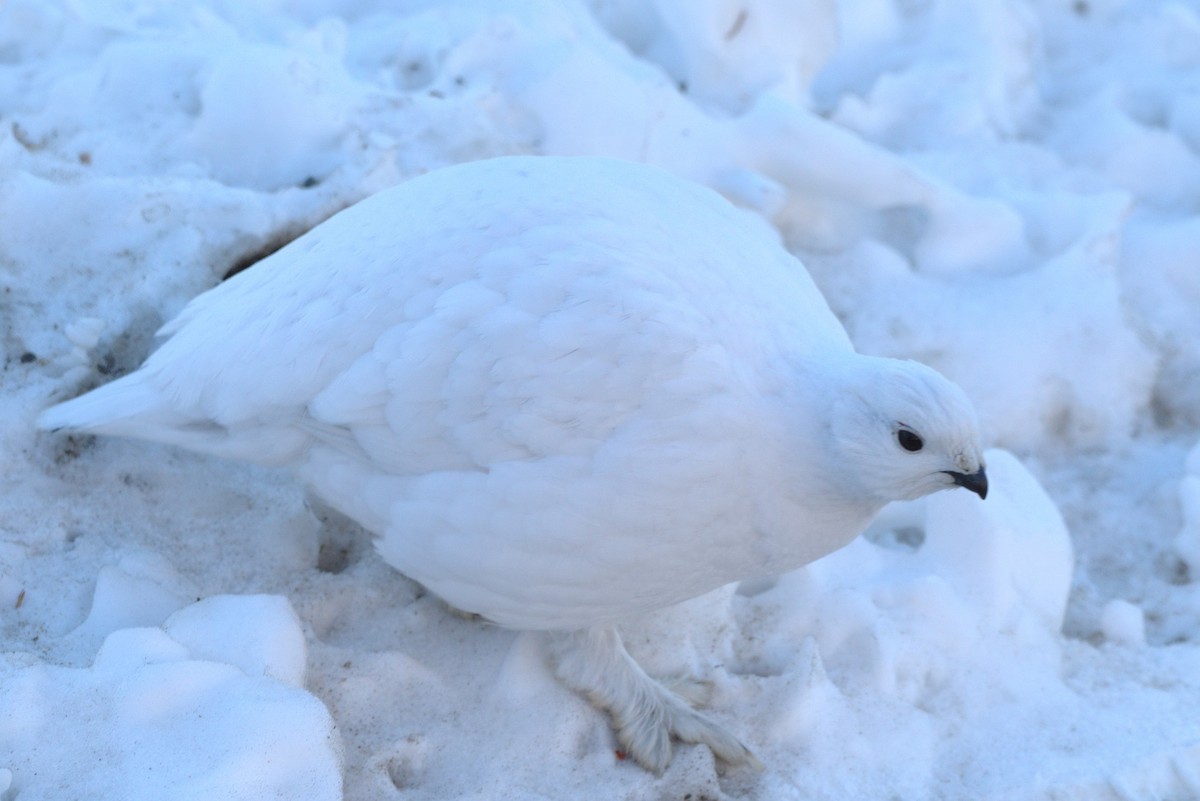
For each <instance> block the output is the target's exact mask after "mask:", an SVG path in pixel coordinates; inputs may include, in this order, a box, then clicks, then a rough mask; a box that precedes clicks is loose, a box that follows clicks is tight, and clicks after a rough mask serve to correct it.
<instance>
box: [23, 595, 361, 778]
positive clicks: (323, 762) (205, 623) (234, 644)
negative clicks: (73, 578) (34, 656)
mask: <svg viewBox="0 0 1200 801" xmlns="http://www.w3.org/2000/svg"><path fill="white" fill-rule="evenodd" d="M237 616H241V617H243V618H245V619H246V620H247V621H248V625H247V624H245V623H244V624H243V626H244V630H250V629H257V630H259V631H263V632H266V631H268V630H269V629H271V628H272V627H273V626H274V627H281V628H283V629H290V630H291V635H293V636H298V635H299V631H298V627H297V625H296V623H295V620H294V618H292V617H290V616H289V610H288V609H287V603H286V601H283V600H282V599H276V600H274V601H270V600H264V599H263V598H258V597H252V598H248V599H240V600H239V599H218V600H216V601H215V602H214V603H209V604H205V605H204V607H203V608H202V609H200V610H198V611H197V612H194V613H191V614H185V615H181V616H179V620H180V621H181V622H180V623H179V625H178V626H177V627H176V628H177V629H179V630H180V631H183V630H185V629H186V630H187V631H186V636H185V638H184V639H187V640H193V641H195V642H197V643H198V644H199V645H198V646H197V647H191V646H189V645H188V644H185V643H184V642H180V641H179V640H176V639H175V638H174V637H172V636H171V635H170V634H168V633H167V632H166V631H164V630H163V629H160V628H137V629H122V630H120V631H116V632H114V633H113V634H111V635H110V636H109V637H108V639H107V640H106V641H105V643H104V645H103V647H102V648H101V649H100V652H99V654H98V655H97V657H96V660H95V663H94V664H93V665H92V667H90V668H84V669H77V668H65V667H59V666H55V665H47V664H41V663H36V662H35V663H33V664H23V665H14V664H11V663H3V662H0V697H3V698H4V699H5V716H4V718H3V719H2V720H0V764H3V765H6V766H7V769H8V770H10V771H11V779H10V781H11V785H12V788H15V790H16V793H17V795H18V796H19V797H20V798H21V799H22V801H26V800H28V801H43V800H44V801H51V799H60V798H130V799H143V798H144V799H152V798H171V799H188V800H190V799H195V800H196V801H201V799H205V800H207V799H212V798H223V799H243V800H244V801H257V799H274V798H304V799H313V801H320V800H321V799H329V801H334V800H335V799H339V798H340V797H341V753H340V743H339V740H338V736H337V734H336V731H335V730H334V728H333V721H332V719H331V718H330V715H329V712H328V711H327V710H326V709H325V707H324V706H323V705H322V704H321V702H320V701H318V700H317V699H316V698H314V697H313V696H312V695H310V694H308V693H307V692H305V691H304V690H302V689H300V688H298V687H295V686H291V685H290V684H288V683H285V682H281V681H278V680H276V679H275V678H273V677H272V676H271V675H267V674H265V672H264V671H263V670H262V669H261V665H259V664H257V663H256V662H255V659H254V658H251V659H249V660H248V661H247V664H249V665H250V667H251V668H252V669H253V674H252V675H247V673H246V672H243V671H242V670H240V669H239V668H238V667H237V666H235V665H233V664H229V663H228V661H226V660H222V661H221V662H216V661H209V660H208V659H206V658H205V657H204V655H203V651H205V650H213V651H215V650H217V649H216V647H215V646H214V645H213V643H215V642H217V641H218V640H219V639H220V636H221V634H222V631H223V629H225V628H226V627H227V626H229V625H230V624H231V623H232V622H233V620H232V619H233V618H235V617H237ZM229 645H230V647H231V648H239V647H241V646H243V645H244V643H243V642H240V641H239V640H238V639H237V638H236V637H235V638H234V639H233V640H232V641H231V642H230V643H229ZM291 658H292V659H294V654H293V655H292V657H291ZM283 661H287V660H283ZM289 669H290V668H289ZM47 744H52V746H53V747H47ZM5 797H7V796H5Z"/></svg>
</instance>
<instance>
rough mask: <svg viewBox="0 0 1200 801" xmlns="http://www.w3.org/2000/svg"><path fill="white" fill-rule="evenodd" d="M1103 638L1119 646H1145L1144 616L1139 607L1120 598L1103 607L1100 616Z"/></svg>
mask: <svg viewBox="0 0 1200 801" xmlns="http://www.w3.org/2000/svg"><path fill="white" fill-rule="evenodd" d="M1100 627H1101V629H1103V631H1104V638H1105V639H1106V640H1108V641H1109V642H1115V643H1117V644H1119V645H1145V643H1146V616H1145V615H1144V614H1143V612H1142V610H1141V608H1140V607H1138V606H1137V605H1135V604H1131V603H1130V602H1129V601H1126V600H1123V599H1121V598H1115V599H1113V600H1111V601H1109V602H1108V603H1107V604H1105V605H1104V611H1103V612H1102V613H1101V615H1100Z"/></svg>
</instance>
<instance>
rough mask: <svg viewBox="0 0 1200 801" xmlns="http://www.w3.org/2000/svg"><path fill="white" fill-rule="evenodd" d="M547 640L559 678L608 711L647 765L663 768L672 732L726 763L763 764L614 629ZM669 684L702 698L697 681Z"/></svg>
mask: <svg viewBox="0 0 1200 801" xmlns="http://www.w3.org/2000/svg"><path fill="white" fill-rule="evenodd" d="M550 642H551V653H552V656H553V659H554V670H555V673H556V674H557V675H558V678H559V679H560V680H561V681H562V682H563V683H564V684H566V685H567V686H568V687H570V688H572V689H574V690H578V691H579V692H581V693H583V694H584V695H586V696H587V697H588V699H589V700H591V702H592V703H593V704H595V705H596V706H598V707H599V708H601V709H603V710H606V711H607V712H608V713H609V714H610V715H612V719H613V725H614V728H615V729H616V733H617V740H618V742H620V743H621V747H622V748H624V749H625V752H626V753H627V754H629V756H631V757H633V758H634V759H636V760H637V761H638V764H640V765H641V766H642V767H644V768H646V769H647V770H651V771H653V772H654V773H656V774H658V775H662V772H663V771H664V770H666V768H667V764H668V763H669V762H670V761H671V737H672V736H674V737H676V738H678V739H679V740H682V741H684V742H688V743H702V744H704V745H707V746H708V747H709V748H710V749H712V752H713V754H714V755H716V756H717V758H719V759H721V760H723V761H724V762H727V763H729V764H730V765H743V764H746V765H750V766H751V767H754V768H755V769H758V770H761V769H762V763H761V762H759V761H758V758H757V757H755V756H754V754H752V753H751V752H750V749H749V748H747V747H746V746H745V745H743V744H742V743H741V741H739V740H738V739H737V738H736V737H734V736H733V735H732V734H730V733H729V732H728V731H726V730H725V729H724V728H722V727H721V726H718V725H717V724H716V723H714V722H712V721H711V720H709V719H708V718H707V717H705V716H704V715H702V714H700V713H699V712H697V711H696V710H694V709H692V707H691V706H690V705H689V704H688V702H687V701H685V700H684V699H683V698H681V697H680V696H679V695H677V694H676V693H675V692H672V691H671V690H670V689H668V688H667V687H664V686H663V685H662V684H660V683H659V682H657V681H655V680H654V679H652V678H650V676H648V675H646V673H645V671H643V670H642V668H641V667H640V666H639V665H638V663H637V662H635V661H633V657H631V656H630V655H629V652H627V651H626V650H625V646H624V644H623V643H622V642H621V636H620V635H619V634H618V633H617V631H616V629H614V628H612V627H609V626H601V627H595V628H590V629H583V630H581V631H571V632H553V633H551V639H550ZM672 686H673V687H675V689H677V690H678V691H679V692H680V693H682V694H683V695H684V696H686V697H687V698H688V700H690V701H692V702H695V703H700V702H703V701H704V700H707V692H706V690H705V687H704V685H703V684H702V683H700V682H693V681H688V680H680V681H676V682H673V683H672Z"/></svg>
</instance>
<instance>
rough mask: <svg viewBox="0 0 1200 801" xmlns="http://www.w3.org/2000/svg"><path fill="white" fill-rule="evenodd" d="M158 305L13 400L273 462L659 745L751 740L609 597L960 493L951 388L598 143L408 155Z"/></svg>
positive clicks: (644, 743) (759, 230)
mask: <svg viewBox="0 0 1200 801" xmlns="http://www.w3.org/2000/svg"><path fill="white" fill-rule="evenodd" d="M161 333H162V334H165V335H169V336H170V338H169V339H168V340H167V341H166V342H165V343H164V344H163V345H162V347H161V348H160V349H159V350H158V351H157V352H155V353H154V354H153V355H152V356H151V357H150V358H149V359H148V360H147V361H146V363H145V365H144V366H143V367H142V368H141V369H139V370H138V371H136V372H134V373H132V374H130V375H128V376H125V377H124V378H121V379H118V380H117V381H114V382H112V383H111V384H108V385H106V386H104V387H101V388H99V389H97V390H95V391H93V392H91V393H89V394H87V395H84V396H83V397H81V398H77V399H75V400H72V401H68V402H66V403H64V404H61V405H59V406H56V407H54V408H52V409H49V410H47V411H46V412H44V413H43V415H42V416H41V417H40V418H39V421H38V423H39V425H40V426H41V427H43V428H53V429H57V428H74V429H82V430H85V431H91V432H95V433H104V434H117V435H125V436H134V437H141V438H145V439H151V440H158V441H162V442H169V443H174V444H178V445H182V446H184V447H188V448H192V449H195V450H198V451H203V452H206V453H212V454H217V455H220V456H225V457H232V458H238V459H246V460H251V461H256V462H260V463H268V464H279V465H286V466H288V467H290V468H291V469H293V470H294V471H295V472H296V473H298V474H299V475H300V476H301V477H302V478H303V479H304V480H305V481H306V482H307V483H308V484H309V485H311V487H312V488H313V489H314V490H315V491H316V492H317V493H318V494H319V495H320V496H322V497H323V498H324V499H325V500H326V501H327V502H328V503H330V504H331V505H333V506H334V507H336V508H338V509H340V510H341V511H342V512H344V513H346V514H347V515H349V516H350V517H352V518H354V519H356V520H358V521H359V522H360V523H362V524H363V525H364V526H365V527H366V528H368V529H369V530H371V531H372V532H374V533H375V534H376V535H378V539H377V545H378V547H379V550H380V552H381V553H382V555H383V557H384V558H385V559H386V560H387V561H388V562H389V563H391V564H392V565H394V566H395V567H397V568H398V569H399V570H401V571H403V572H404V573H405V574H407V575H409V576H411V577H412V578H414V579H416V580H417V581H420V582H421V583H423V584H424V585H426V586H427V587H429V588H430V589H431V590H433V591H434V592H436V593H438V594H439V595H440V596H442V597H443V598H445V599H446V600H447V601H448V602H450V603H451V604H453V605H454V606H456V607H459V608H461V609H464V610H467V611H470V612H475V613H478V614H480V615H482V616H483V617H485V618H487V619H489V620H492V621H495V622H496V623H499V624H501V625H504V626H510V627H514V628H520V629H542V630H548V631H552V632H556V634H554V635H552V636H551V641H552V643H553V645H552V653H553V655H554V659H555V666H556V670H557V671H558V674H559V676H560V677H561V678H562V679H563V680H564V681H565V682H566V683H567V684H569V685H570V686H572V687H575V688H577V689H580V690H582V691H584V692H586V693H587V694H588V695H589V697H591V698H592V699H593V700H594V701H595V702H596V703H597V704H598V705H600V706H602V707H604V708H605V709H607V710H609V711H610V712H611V713H612V714H613V716H614V719H615V721H616V724H617V729H618V736H619V738H620V740H621V742H622V744H623V746H624V747H625V748H626V750H628V751H629V752H630V754H631V755H633V756H634V757H635V758H637V759H638V760H639V761H640V762H641V763H642V764H644V765H646V766H647V767H649V768H651V769H654V770H656V771H661V770H662V769H663V768H664V767H665V765H666V764H667V761H668V760H669V758H670V736H671V735H672V734H674V735H675V736H677V737H680V738H681V739H685V740H689V741H694V742H704V743H706V744H708V745H709V746H710V747H712V748H713V750H714V751H715V752H716V754H717V755H718V756H720V757H722V758H723V759H725V760H727V761H730V762H735V763H736V762H745V761H750V762H754V761H755V760H754V758H753V756H752V755H751V754H750V753H749V751H748V750H746V748H745V747H744V746H743V745H741V743H739V742H738V741H737V740H736V739H735V738H733V737H732V736H730V735H729V734H728V733H726V732H725V731H724V730H723V729H721V728H719V727H718V726H716V724H714V723H712V722H711V721H709V720H708V719H707V718H705V717H703V716H702V715H700V714H699V713H697V712H695V711H693V710H692V709H691V707H690V706H688V705H687V704H685V703H684V702H683V701H682V700H681V699H680V698H679V697H678V696H676V695H675V694H674V693H672V692H671V691H669V690H667V689H666V688H664V687H663V686H662V685H661V684H659V683H657V682H655V681H654V680H652V679H650V678H649V677H647V676H646V675H645V674H644V673H642V672H641V670H640V668H638V666H637V665H636V664H635V663H634V662H633V660H632V659H631V658H630V657H629V656H628V654H626V653H625V651H624V648H623V646H622V645H621V643H620V639H619V637H618V635H617V633H616V631H615V629H613V628H612V626H613V624H615V623H617V622H618V621H620V620H622V619H625V618H628V617H630V616H634V615H637V614H639V613H642V612H646V611H648V610H652V609H657V608H660V607H663V606H667V605H670V604H674V603H677V602H679V601H682V600H685V599H687V598H691V597H694V596H696V595H699V594H701V593H704V592H707V591H709V590H712V589H714V588H716V587H719V586H721V585H723V584H726V583H729V582H732V581H737V580H741V579H745V578H749V577H752V576H761V575H770V574H778V573H780V572H783V571H786V570H790V569H793V568H795V567H798V566H800V565H803V564H805V563H806V562H809V561H811V560H813V559H816V558H818V557H820V556H822V555H824V554H826V553H829V552H830V551H832V550H835V549H836V548H839V547H841V546H842V545H844V544H845V543H847V542H848V541H849V540H850V539H852V538H853V537H854V536H855V535H856V534H857V533H858V532H859V531H860V530H861V529H862V528H863V526H864V525H865V524H866V523H867V521H868V520H869V519H870V517H871V516H872V515H873V514H874V513H875V512H876V511H878V509H879V508H880V507H881V506H882V505H883V504H884V503H886V502H888V501H890V500H895V499H900V498H913V497H918V496H920V495H923V494H926V493H928V492H932V491H935V490H938V489H944V488H949V487H952V486H954V485H956V484H958V485H963V486H967V487H969V488H971V489H973V490H975V491H976V492H978V493H979V494H980V495H981V496H982V495H984V494H985V492H986V479H985V476H984V473H983V463H982V460H981V457H980V450H979V445H978V441H977V434H976V431H975V429H976V426H975V421H974V415H973V413H972V411H971V407H970V404H969V403H968V402H967V400H966V399H965V397H964V396H963V395H962V393H961V391H960V390H958V388H957V387H955V386H954V385H953V384H951V383H950V382H948V381H946V380H945V379H944V378H942V377H941V376H939V375H938V374H937V373H935V372H934V371H932V370H930V369H929V368H926V367H923V366H921V365H918V364H915V363H911V362H899V361H895V360H889V359H877V358H869V357H865V356H860V355H858V354H856V353H855V352H854V350H853V348H852V347H851V345H850V342H849V340H848V338H847V336H846V334H845V332H844V330H843V329H842V327H841V325H840V324H839V323H838V321H837V319H836V318H835V317H834V316H833V314H832V313H831V312H830V310H829V308H828V306H827V305H826V304H825V301H824V299H823V298H822V297H821V295H820V293H819V292H818V291H817V289H816V287H815V286H814V285H813V283H812V281H811V279H810V278H809V277H808V275H807V274H806V272H805V271H804V268H803V267H802V266H801V265H800V263H799V262H798V261H796V260H795V259H794V258H793V257H792V256H790V255H789V254H788V253H787V252H786V251H785V250H783V248H781V247H780V246H779V244H778V243H777V241H776V240H775V238H774V237H773V236H772V235H771V234H770V233H769V232H768V230H767V229H766V227H765V225H764V224H763V223H762V222H761V221H759V220H757V219H756V218H754V217H752V216H751V215H749V214H748V213H746V212H743V211H740V210H738V209H735V208H734V207H733V206H731V205H729V204H728V203H727V202H725V201H724V200H723V199H721V198H720V197H719V196H717V195H715V194H714V193H712V192H710V191H708V190H706V189H703V188H700V187H697V186H694V185H691V184H688V183H686V182H683V181H681V180H678V179H676V178H673V177H671V176H669V175H667V174H665V173H663V172H660V171H658V170H655V169H652V168H648V167H644V166H640V165H634V164H629V163H625V162H618V161H610V160H604V159H583V158H578V159H562V158H549V157H544V158H535V157H524V158H520V157H518V158H503V159H495V160H491V161H483V162H475V163H472V164H466V165H460V166H457V167H452V168H449V169H444V170H440V171H437V172H434V173H430V174H429V175H426V176H423V177H421V178H417V179H414V180H412V181H409V182H407V183H405V184H403V185H401V186H398V187H396V188H393V189H390V190H388V191H385V192H381V193H379V194H377V195H375V196H374V197H371V198H369V199H367V200H365V201H363V202H361V203H359V204H358V205H356V206H354V207H352V208H350V209H347V210H346V211H344V212H342V213H340V214H338V215H336V216H335V217H333V218H332V219H330V220H329V221H327V222H325V223H323V224H322V225H320V226H318V227H317V228H315V229H313V230H312V231H310V232H309V233H308V234H306V235H305V236H303V237H301V238H299V239H298V240H296V241H295V242H293V243H292V244H290V245H288V246H287V247H285V248H284V249H282V250H281V251H279V252H278V253H276V254H274V255H273V256H271V257H269V258H267V259H265V260H263V261H262V262H260V263H259V264H257V265H255V266H254V267H253V268H251V269H250V270H247V271H245V272H243V273H241V274H239V275H237V276H235V277H234V278H232V279H231V280H229V281H227V282H226V283H224V284H222V285H220V286H218V287H216V288H215V289H213V290H211V291H209V292H207V293H205V294H204V295H201V296H200V297H198V298H197V299H196V300H194V301H193V302H192V303H191V304H190V305H189V306H188V307H187V308H186V309H185V310H184V311H183V313H182V314H180V315H179V317H178V318H177V319H176V320H174V321H173V322H171V323H170V324H168V325H167V326H166V327H164V328H163V330H162V332H161ZM914 438H915V439H914ZM914 443H919V445H920V447H919V449H918V450H915V451H913V450H912V448H911V446H912V445H913V444H914Z"/></svg>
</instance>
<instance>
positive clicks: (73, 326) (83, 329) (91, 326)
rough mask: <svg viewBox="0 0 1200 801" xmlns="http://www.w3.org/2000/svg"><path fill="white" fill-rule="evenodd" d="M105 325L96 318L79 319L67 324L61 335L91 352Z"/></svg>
mask: <svg viewBox="0 0 1200 801" xmlns="http://www.w3.org/2000/svg"><path fill="white" fill-rule="evenodd" d="M105 326H106V323H105V322H104V321H103V320H101V319H99V318H96V317H81V318H80V319H78V320H76V321H75V322H73V323H68V324H67V326H66V328H64V329H63V333H64V334H66V335H67V339H69V340H71V342H72V343H73V344H75V345H78V346H79V347H81V348H83V349H84V350H91V349H92V348H94V347H96V343H97V342H99V341H100V335H101V334H103V333H104V328H105Z"/></svg>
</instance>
